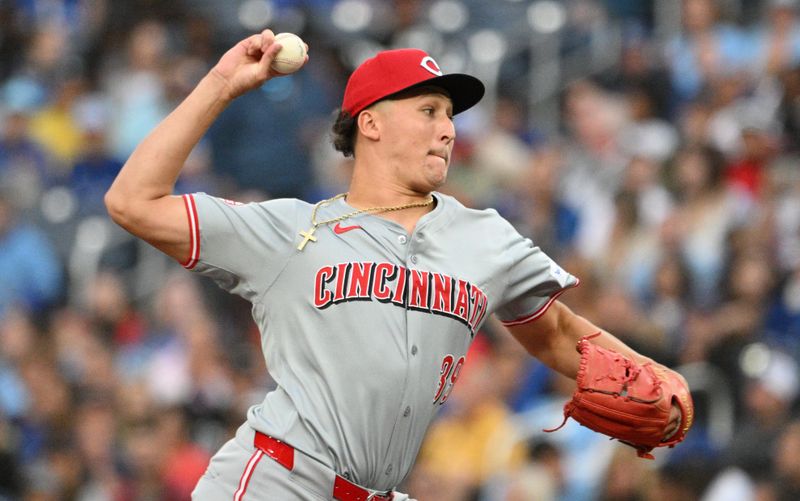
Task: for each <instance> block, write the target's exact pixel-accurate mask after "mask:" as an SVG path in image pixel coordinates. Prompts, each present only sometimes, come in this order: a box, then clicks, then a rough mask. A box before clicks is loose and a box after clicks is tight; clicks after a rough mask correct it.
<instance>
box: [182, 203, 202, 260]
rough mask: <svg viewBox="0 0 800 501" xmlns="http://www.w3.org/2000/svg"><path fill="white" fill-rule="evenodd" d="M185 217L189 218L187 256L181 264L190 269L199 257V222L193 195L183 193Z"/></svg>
mask: <svg viewBox="0 0 800 501" xmlns="http://www.w3.org/2000/svg"><path fill="white" fill-rule="evenodd" d="M183 205H184V207H186V217H187V219H188V220H189V258H188V259H187V260H186V261H185V262H183V263H181V266H183V267H184V268H186V269H187V270H191V269H192V268H194V267H195V265H196V264H197V261H198V259H200V224H199V220H198V218H197V205H196V204H195V202H194V196H193V195H183Z"/></svg>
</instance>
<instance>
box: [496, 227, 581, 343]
mask: <svg viewBox="0 0 800 501" xmlns="http://www.w3.org/2000/svg"><path fill="white" fill-rule="evenodd" d="M498 217H499V216H498ZM503 223H505V224H504V225H503V226H504V233H503V237H502V239H501V242H503V249H502V250H501V251H500V252H501V253H502V255H504V256H505V257H506V259H507V269H506V277H505V278H506V280H505V287H504V289H503V295H502V298H501V303H500V306H499V307H498V309H497V310H496V311H495V314H496V315H497V318H498V319H499V320H500V321H501V322H502V323H503V325H505V326H507V327H510V326H513V325H519V324H524V323H527V322H531V321H533V320H536V319H537V318H539V317H540V316H542V315H543V314H544V312H545V311H547V308H548V307H549V306H550V305H551V304H552V303H553V301H555V300H556V298H557V297H558V296H559V295H561V294H562V293H563V292H564V291H565V290H567V289H569V288H571V287H575V286H576V285H578V279H577V278H576V277H574V276H572V275H570V274H569V273H567V272H566V271H564V270H563V269H562V268H561V267H560V266H559V265H558V264H557V263H556V262H555V261H553V260H552V259H551V258H550V257H549V256H548V255H547V254H545V253H544V252H543V251H542V250H541V249H540V248H539V247H537V246H536V245H534V244H533V242H532V241H531V240H530V239H529V238H525V237H523V236H522V235H520V234H519V233H518V232H517V231H516V230H515V229H514V228H513V226H511V224H510V223H508V222H507V221H505V220H503Z"/></svg>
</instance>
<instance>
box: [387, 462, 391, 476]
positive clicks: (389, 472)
mask: <svg viewBox="0 0 800 501" xmlns="http://www.w3.org/2000/svg"><path fill="white" fill-rule="evenodd" d="M391 473H392V465H391V464H390V465H389V466H387V467H386V474H387V475H390V474H391Z"/></svg>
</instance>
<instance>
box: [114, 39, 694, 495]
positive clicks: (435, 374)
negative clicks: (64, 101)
mask: <svg viewBox="0 0 800 501" xmlns="http://www.w3.org/2000/svg"><path fill="white" fill-rule="evenodd" d="M280 49H281V44H280V43H278V42H275V40H274V34H273V33H272V32H271V31H269V30H265V31H263V32H262V33H259V34H255V35H252V36H250V37H248V38H246V39H245V40H242V41H241V42H239V43H238V44H237V45H235V46H234V47H233V48H231V49H230V50H229V51H228V52H227V53H225V54H224V55H223V56H222V58H221V59H220V60H219V62H218V63H217V65H216V66H215V67H214V68H213V69H212V70H211V71H210V72H209V73H208V74H207V75H206V76H205V77H204V78H203V79H202V80H201V81H200V83H199V84H198V85H197V87H196V88H195V89H194V90H193V92H192V93H191V94H190V95H189V96H188V97H187V98H186V99H185V100H184V101H183V102H182V103H181V104H180V105H179V106H178V107H177V108H176V109H175V110H174V111H173V112H172V113H171V114H170V115H169V116H168V117H167V118H166V119H165V120H164V121H163V122H162V123H161V124H159V125H158V126H157V127H156V128H155V129H154V130H153V131H152V133H151V134H150V135H149V136H148V137H147V138H146V139H145V140H144V141H143V142H142V143H141V144H140V145H139V146H138V148H137V149H136V150H135V151H134V153H133V154H132V155H131V157H130V158H129V159H128V161H127V163H126V164H125V167H124V168H123V169H122V171H121V172H120V174H119V176H118V177H117V179H116V180H115V182H114V184H113V185H112V186H111V188H110V189H109V191H108V193H107V195H106V204H107V207H108V211H109V213H110V215H111V217H112V218H113V219H114V221H116V222H117V223H118V224H120V225H121V226H122V227H124V228H125V229H127V230H128V231H130V232H131V233H132V234H134V235H136V236H138V237H140V238H142V239H144V240H146V241H147V242H149V243H151V244H152V245H154V246H155V247H157V248H158V249H160V250H162V251H163V252H165V253H166V254H168V255H169V256H171V257H173V258H174V259H176V260H177V261H179V262H180V263H181V264H182V265H183V266H184V267H186V268H187V269H189V270H192V271H193V272H196V273H200V274H202V275H205V276H208V277H210V278H211V279H213V280H214V281H215V282H216V283H217V284H219V286H220V287H222V288H223V289H225V290H227V291H229V292H231V293H233V294H238V295H240V296H242V297H244V298H246V299H247V300H249V301H250V302H251V303H252V313H253V318H254V319H255V322H256V323H257V324H258V326H259V328H260V331H261V346H262V349H263V352H264V357H265V360H266V365H267V367H268V368H269V371H270V374H271V376H272V377H273V379H274V380H275V381H276V382H277V388H276V389H275V390H274V391H272V392H270V393H269V394H267V395H266V397H265V398H264V400H263V402H261V403H260V404H258V405H255V406H253V407H252V408H251V409H250V410H249V411H248V414H247V419H246V422H245V423H244V424H243V425H242V426H241V427H240V428H239V430H238V432H237V433H236V436H235V437H234V438H232V439H231V440H230V441H229V442H228V443H226V444H225V445H223V446H222V448H221V449H220V450H219V451H218V452H217V454H215V455H214V457H213V458H212V460H211V463H210V464H209V466H208V470H207V472H206V474H205V475H204V476H203V477H202V479H201V480H200V481H199V483H198V485H197V487H196V489H195V491H194V494H193V497H194V499H197V500H224V499H232V500H235V501H239V500H247V499H250V500H265V499H269V500H279V501H286V500H329V499H336V500H340V501H350V500H368V499H372V500H382V501H386V500H396V501H399V500H404V499H408V497H407V496H406V495H405V494H401V493H398V492H396V491H395V487H396V486H397V485H398V484H399V483H400V482H401V481H402V480H403V479H404V478H405V476H406V475H407V474H408V472H409V470H410V469H411V467H412V465H413V463H414V459H415V457H416V455H417V452H418V450H419V447H420V443H421V441H422V439H423V437H424V435H425V432H426V430H427V428H428V426H429V424H430V423H431V420H432V419H433V418H434V416H435V415H436V412H437V411H438V409H439V408H440V407H441V405H442V404H443V403H444V402H445V401H447V398H448V396H449V395H450V392H451V391H452V389H453V386H454V385H455V384H457V381H458V377H459V374H460V372H461V369H462V367H463V364H464V360H465V355H466V353H467V349H468V347H469V346H470V343H471V342H472V340H473V339H474V336H475V334H476V332H478V330H479V329H480V328H481V325H482V324H483V322H484V321H486V319H487V318H488V317H489V315H492V314H494V315H497V317H498V318H499V319H500V320H501V321H502V322H503V323H504V324H505V325H506V327H507V328H508V329H509V330H510V331H511V333H512V334H513V335H514V336H515V338H516V339H517V340H518V341H519V342H520V343H521V344H522V345H523V346H524V347H525V348H526V349H527V350H528V351H529V352H530V353H531V354H532V355H533V356H535V357H537V358H539V359H540V360H541V361H542V362H544V363H546V364H547V365H549V366H550V367H552V368H553V369H555V370H557V371H559V372H561V373H563V374H566V375H568V376H570V377H572V378H575V379H577V381H578V387H577V390H576V392H575V395H574V397H573V399H572V400H571V401H570V402H569V403H568V404H567V406H566V407H565V419H566V417H570V416H571V417H573V418H575V419H576V420H578V421H579V422H581V423H582V424H584V425H586V426H589V427H592V428H593V429H595V430H597V431H600V432H602V433H606V434H608V435H610V436H612V437H615V438H618V439H620V440H622V441H624V442H626V443H628V444H630V445H632V446H633V447H635V448H636V449H637V451H638V453H639V455H640V456H643V457H651V456H650V451H651V450H652V449H653V448H654V447H658V446H665V445H666V446H672V445H674V444H675V443H677V442H678V441H680V440H682V439H683V437H684V436H685V434H686V432H687V431H688V429H689V427H690V426H691V422H692V417H693V411H692V403H691V398H690V395H689V391H688V388H687V386H686V382H685V381H684V380H683V378H682V377H681V376H680V375H678V374H677V373H675V372H673V371H671V370H670V369H668V368H666V367H663V366H661V365H659V364H657V363H656V362H654V361H652V360H649V359H647V358H645V357H642V356H641V355H639V354H637V353H636V352H634V351H633V350H631V349H630V348H629V347H627V346H626V345H624V344H623V343H622V342H620V341H619V340H617V339H616V338H615V337H613V336H612V335H611V334H609V333H607V332H604V331H602V330H601V329H599V328H598V327H596V326H594V325H592V324H591V323H590V322H589V321H587V320H586V319H584V318H583V317H581V316H579V315H577V314H575V313H573V312H572V311H570V310H569V309H568V308H567V307H566V306H564V305H563V304H562V303H560V302H559V301H558V300H557V298H558V296H559V295H560V294H561V293H562V292H564V291H565V290H566V289H569V288H570V287H573V286H575V285H577V284H578V280H577V278H575V277H573V276H572V275H570V274H569V273H567V272H566V271H565V270H563V269H562V268H561V267H559V266H558V265H557V264H556V263H555V262H553V260H551V259H550V258H549V257H548V256H546V255H545V254H544V253H543V252H542V251H541V250H540V249H539V248H538V247H536V246H535V245H534V244H533V243H532V242H531V241H530V240H528V239H526V238H523V237H522V236H520V235H519V233H517V231H515V229H514V228H513V227H512V226H511V225H510V224H509V223H508V222H507V221H505V220H504V219H503V218H502V217H500V216H499V215H498V213H497V212H496V211H494V210H472V209H468V208H466V207H464V206H463V205H461V204H460V203H459V202H458V201H457V200H455V199H454V198H452V197H449V196H446V195H443V194H441V193H438V192H437V191H436V190H437V188H438V187H440V186H441V185H442V184H443V183H444V182H445V179H446V176H447V170H448V166H449V164H450V159H451V155H452V152H453V145H454V141H455V139H456V131H455V128H454V125H453V115H455V114H457V113H460V112H462V111H464V110H466V109H468V108H470V107H471V106H473V105H475V104H476V103H477V102H478V101H479V100H480V99H481V97H482V96H483V93H484V87H483V85H482V83H481V82H480V81H479V80H478V79H476V78H474V77H472V76H469V75H464V74H445V73H444V72H443V70H442V69H441V68H440V67H439V65H438V64H437V63H436V61H435V60H434V59H433V58H432V57H431V56H430V55H428V54H427V53H425V52H423V51H421V50H416V49H399V50H389V51H383V52H380V53H378V54H377V55H376V56H375V57H373V58H370V59H368V60H366V61H365V62H364V63H363V64H361V65H360V66H359V67H358V68H357V69H356V70H355V71H354V72H353V74H352V75H351V77H350V79H349V81H348V83H347V87H346V89H345V91H344V98H343V101H342V106H341V110H340V112H339V116H338V118H337V120H336V123H335V124H334V126H333V131H334V145H335V147H336V148H337V149H338V150H339V151H341V152H342V153H343V154H345V155H347V156H352V157H353V158H354V170H353V175H352V179H351V183H350V188H349V191H348V192H347V193H343V194H341V195H338V196H335V197H333V198H331V199H328V200H323V201H320V202H318V203H316V204H309V203H305V202H303V201H300V200H293V199H292V200H289V199H284V200H270V201H267V202H263V203H250V204H237V203H234V202H230V201H226V200H223V199H220V198H216V197H214V196H211V195H208V194H205V193H194V194H185V195H182V196H178V195H173V194H172V191H173V186H174V184H175V180H176V178H177V177H178V174H179V172H180V169H181V167H182V165H183V163H184V161H185V160H186V158H187V156H188V155H189V152H190V151H191V150H192V148H193V147H194V146H195V145H196V144H197V142H198V141H199V140H200V138H201V137H202V136H203V134H204V133H205V132H206V131H207V129H208V128H209V127H210V126H211V124H212V123H213V122H214V120H215V119H216V117H217V116H218V115H219V114H220V113H221V112H222V111H223V110H224V109H225V108H226V106H227V105H228V104H229V103H230V102H231V101H232V100H234V99H236V97H237V96H240V95H242V94H243V93H245V92H248V91H250V90H252V89H256V88H259V87H260V86H262V85H263V84H264V83H265V82H267V81H269V80H270V79H272V78H276V77H279V76H280V74H279V73H277V72H276V71H275V70H274V69H271V68H270V66H271V63H272V61H273V59H274V58H275V56H276V54H277V52H278V51H279V50H280ZM307 60H308V57H307V56H306V58H305V61H307ZM274 161H280V160H279V159H275V160H274ZM576 347H577V349H576Z"/></svg>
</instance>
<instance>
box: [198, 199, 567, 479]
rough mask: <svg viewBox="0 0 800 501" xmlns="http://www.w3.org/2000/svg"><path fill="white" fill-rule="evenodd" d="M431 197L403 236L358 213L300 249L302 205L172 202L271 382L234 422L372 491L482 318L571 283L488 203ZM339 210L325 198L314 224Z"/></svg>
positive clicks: (406, 457) (401, 470)
mask: <svg viewBox="0 0 800 501" xmlns="http://www.w3.org/2000/svg"><path fill="white" fill-rule="evenodd" d="M434 196H435V199H436V206H435V208H434V209H433V210H432V211H431V212H430V213H428V214H426V215H424V216H423V217H422V218H421V219H420V220H419V222H418V223H417V225H416V228H415V230H414V232H413V234H411V235H408V233H407V232H406V230H405V229H404V228H403V227H402V226H401V225H399V224H397V223H395V222H393V221H389V220H387V219H384V218H381V217H380V216H376V215H360V216H355V217H352V218H349V219H346V220H344V221H342V222H340V223H337V224H330V225H326V226H323V227H320V228H319V229H318V230H317V232H316V234H315V236H316V237H317V240H316V241H315V242H309V243H308V244H307V245H306V246H305V247H304V249H303V250H302V251H301V250H298V248H297V247H298V244H299V243H300V242H301V241H302V240H303V238H302V237H301V236H300V234H299V233H300V232H301V231H306V230H308V229H309V227H310V226H311V211H312V208H313V206H312V205H310V204H308V203H305V202H302V201H299V200H288V199H282V200H272V201H268V202H263V203H252V204H246V205H242V204H237V203H234V202H230V201H226V200H223V199H219V198H214V197H211V196H208V195H205V194H196V195H185V196H184V201H185V203H186V207H187V212H188V214H189V220H190V224H191V235H192V251H191V258H190V259H189V261H188V262H186V263H184V266H185V267H187V268H190V269H193V270H196V271H198V272H200V273H202V274H203V275H206V276H209V277H211V278H212V279H214V280H215V281H216V282H217V283H218V284H219V285H220V286H221V287H222V288H223V289H225V290H227V291H230V292H232V293H234V294H238V295H240V296H242V297H244V298H246V299H247V300H249V301H250V302H251V303H252V305H253V308H252V312H253V318H254V319H255V321H256V323H257V325H258V327H259V328H260V331H261V344H262V348H263V351H264V356H265V360H266V365H267V368H268V370H269V373H270V375H271V376H272V377H273V379H274V380H275V381H276V382H277V385H278V386H277V389H275V390H274V391H272V392H270V393H269V394H267V396H266V397H265V399H264V401H263V402H262V403H261V404H259V405H255V406H253V407H252V408H251V409H250V410H249V412H248V416H247V419H248V422H249V423H250V425H251V426H252V427H253V428H255V429H256V430H259V431H261V432H263V433H266V434H268V435H271V436H274V437H276V438H279V439H282V440H283V441H285V442H287V443H289V444H291V445H293V446H294V447H295V448H297V449H299V450H301V451H303V452H304V453H306V454H308V455H310V456H311V457H313V458H315V459H317V460H319V461H320V462H322V463H323V464H326V465H328V466H329V467H331V468H332V469H333V470H335V471H336V472H338V473H340V474H342V475H345V476H347V477H349V478H350V479H351V480H353V481H354V482H356V483H358V484H361V485H364V486H367V487H370V488H373V489H381V490H383V489H392V488H394V487H395V486H396V485H397V484H398V483H399V482H400V481H401V480H402V479H403V478H404V477H405V476H406V474H407V473H408V471H409V470H410V468H411V466H412V464H413V462H414V459H415V458H416V455H417V453H418V450H419V447H420V444H421V442H422V439H423V437H424V435H425V432H426V430H427V428H428V426H429V424H430V422H431V420H432V419H433V418H434V416H435V414H436V412H437V410H438V409H439V408H440V406H441V404H443V403H444V402H445V401H446V400H447V397H448V395H449V393H450V391H451V390H452V387H453V384H454V383H455V382H456V380H457V379H458V375H459V372H460V370H461V367H462V365H463V363H464V360H465V355H466V353H467V348H468V347H469V345H470V343H471V341H472V339H473V338H474V336H475V333H476V332H477V331H478V329H479V328H480V326H481V324H482V323H483V322H484V321H485V320H486V318H487V317H488V316H489V315H490V314H492V313H495V314H496V315H497V316H498V318H499V319H500V320H501V321H504V322H505V323H506V324H508V325H514V324H516V323H523V322H527V321H530V320H533V319H535V318H536V317H538V316H539V315H541V314H542V313H543V312H544V311H545V310H546V308H547V307H548V306H549V305H550V304H551V303H552V301H553V300H554V299H555V297H556V296H557V295H558V294H560V293H561V292H562V291H563V290H564V289H566V288H568V287H571V286H573V285H576V284H577V279H576V278H574V277H573V276H571V275H569V274H568V273H566V272H565V271H564V270H562V269H561V268H560V267H559V266H558V265H557V264H556V263H555V262H553V261H552V260H551V259H550V258H549V257H548V256H547V255H545V254H544V253H543V252H542V251H541V250H540V249H539V248H537V247H535V246H534V245H533V243H532V242H531V241H530V240H529V239H526V238H523V237H522V236H520V235H519V233H517V231H516V230H514V228H513V227H512V226H511V225H510V224H509V223H508V222H507V221H506V220H504V219H503V218H502V217H500V216H499V215H498V214H497V212H496V211H494V210H491V209H490V210H480V211H479V210H473V209H468V208H465V207H464V206H463V205H461V204H460V203H459V202H458V201H456V200H455V199H454V198H452V197H449V196H446V195H442V194H439V193H435V194H434ZM354 210H355V209H354V208H353V207H351V206H349V205H347V203H346V202H345V200H344V199H339V200H336V201H334V202H333V203H331V204H330V205H328V206H323V207H321V208H320V209H319V211H318V214H317V220H319V221H324V220H327V219H331V218H334V217H336V216H340V215H343V214H346V213H349V212H352V211H354Z"/></svg>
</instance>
